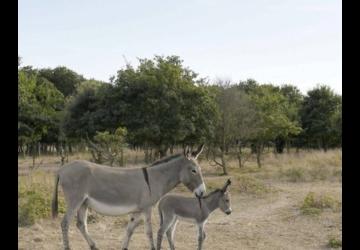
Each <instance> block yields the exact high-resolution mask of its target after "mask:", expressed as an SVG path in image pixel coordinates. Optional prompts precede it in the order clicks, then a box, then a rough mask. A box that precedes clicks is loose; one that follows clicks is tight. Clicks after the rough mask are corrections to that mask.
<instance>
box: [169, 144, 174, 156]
mask: <svg viewBox="0 0 360 250" xmlns="http://www.w3.org/2000/svg"><path fill="white" fill-rule="evenodd" d="M173 153H174V145H171V146H170V154H173Z"/></svg>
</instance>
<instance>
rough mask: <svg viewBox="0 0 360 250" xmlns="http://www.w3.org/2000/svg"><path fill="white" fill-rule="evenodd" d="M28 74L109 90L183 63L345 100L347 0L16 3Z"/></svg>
mask: <svg viewBox="0 0 360 250" xmlns="http://www.w3.org/2000/svg"><path fill="white" fill-rule="evenodd" d="M18 3H19V9H18V16H19V17H18V20H19V22H18V23H19V24H18V34H19V40H18V54H19V56H20V57H22V65H32V66H33V67H35V68H44V67H51V68H54V67H57V66H66V67H68V68H70V69H72V70H74V71H76V72H77V73H79V74H82V75H83V76H84V77H86V78H95V79H97V80H102V81H109V78H110V77H111V76H112V75H116V72H117V71H118V70H119V69H121V68H123V67H124V66H125V65H126V62H129V63H131V64H132V65H134V66H136V65H138V59H137V58H153V56H154V55H163V56H168V55H178V56H180V58H181V59H182V60H183V61H184V62H183V64H184V65H185V66H186V67H189V68H190V69H192V70H194V71H195V72H197V73H198V74H199V76H200V77H207V78H208V79H209V80H210V81H214V80H215V79H218V78H222V79H229V80H231V81H233V82H238V81H240V80H246V79H249V78H252V79H255V80H256V81H258V82H260V83H272V84H275V85H281V84H293V85H296V86H297V87H298V88H299V89H300V90H301V91H302V92H303V93H306V91H308V90H310V89H312V88H314V87H315V86H316V85H317V84H325V85H328V86H330V87H331V88H332V89H333V90H334V91H335V92H336V93H338V94H341V93H342V3H341V1H340V0H336V1H335V0H291V1H289V0H221V1H220V0H182V1H175V0H151V1H145V0H142V1H140V0H122V1H119V0H107V1H101V0H91V1H89V0H88V1H83V0H71V1H70V0H68V1H66V0H58V1H48V0H31V1H29V0H19V2H18Z"/></svg>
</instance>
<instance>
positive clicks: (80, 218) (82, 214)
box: [76, 201, 98, 250]
mask: <svg viewBox="0 0 360 250" xmlns="http://www.w3.org/2000/svg"><path fill="white" fill-rule="evenodd" d="M87 212H88V206H87V204H86V201H85V202H84V203H83V204H82V205H81V207H80V209H79V211H78V212H77V223H76V226H77V227H78V228H79V230H80V232H81V234H82V235H83V236H84V238H85V240H86V241H87V243H88V244H89V246H90V249H91V250H98V248H96V246H95V242H94V241H93V240H92V239H91V238H90V235H89V233H88V230H87Z"/></svg>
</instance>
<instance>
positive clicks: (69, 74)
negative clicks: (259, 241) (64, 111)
mask: <svg viewBox="0 0 360 250" xmlns="http://www.w3.org/2000/svg"><path fill="white" fill-rule="evenodd" d="M39 75H40V76H41V77H44V78H46V79H47V80H49V81H50V82H52V83H53V84H54V85H55V87H56V88H57V89H58V90H59V91H60V92H61V93H62V94H63V95H64V96H65V97H68V96H70V95H73V94H74V93H75V90H76V89H77V87H78V86H79V85H80V83H81V82H83V81H85V78H84V77H83V76H82V75H79V74H77V73H76V72H74V71H72V70H70V69H68V68H66V67H56V68H55V69H50V68H47V69H41V70H39Z"/></svg>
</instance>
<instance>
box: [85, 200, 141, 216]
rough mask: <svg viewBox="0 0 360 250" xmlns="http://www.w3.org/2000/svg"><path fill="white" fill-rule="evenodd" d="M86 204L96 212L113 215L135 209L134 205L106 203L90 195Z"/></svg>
mask: <svg viewBox="0 0 360 250" xmlns="http://www.w3.org/2000/svg"><path fill="white" fill-rule="evenodd" d="M88 204H89V206H90V207H91V208H92V209H94V210H95V211H96V212H98V213H101V214H104V215H114V216H116V215H122V214H127V213H129V212H132V211H134V210H135V209H136V205H131V206H122V205H113V204H106V203H103V202H100V201H97V200H95V199H93V198H90V197H89V198H88Z"/></svg>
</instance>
